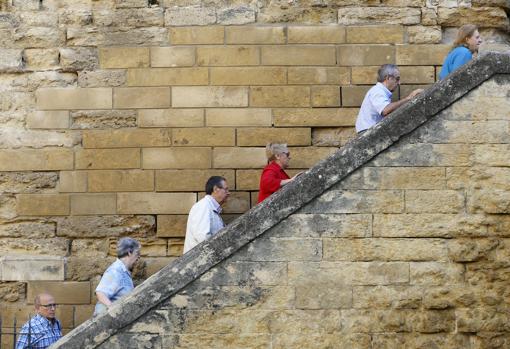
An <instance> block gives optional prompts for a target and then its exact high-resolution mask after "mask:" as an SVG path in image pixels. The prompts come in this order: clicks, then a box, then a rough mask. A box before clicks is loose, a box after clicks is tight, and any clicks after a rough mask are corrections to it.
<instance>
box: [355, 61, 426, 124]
mask: <svg viewBox="0 0 510 349" xmlns="http://www.w3.org/2000/svg"><path fill="white" fill-rule="evenodd" d="M399 85H400V71H399V70H398V67H397V66H396V65H395V64H384V65H382V66H381V67H380V68H379V70H378V71H377V84H375V86H373V87H372V88H371V89H370V90H368V92H367V94H366V95H365V98H364V99H363V103H362V104H361V108H360V110H359V114H358V119H357V120H356V132H358V133H361V132H363V131H366V130H368V129H369V128H370V127H372V126H374V125H375V124H377V123H378V122H379V121H381V120H382V119H383V118H384V117H386V116H387V115H388V114H390V113H392V112H394V111H395V110H397V109H398V108H399V107H400V106H401V105H403V104H405V103H407V102H408V101H410V100H411V99H413V98H414V97H415V96H417V95H419V94H420V93H422V92H423V90H422V89H417V90H414V91H413V92H411V93H410V94H409V96H407V97H406V98H403V99H401V100H399V101H396V102H392V101H391V97H392V94H393V91H395V90H396V89H397V87H398V86H399Z"/></svg>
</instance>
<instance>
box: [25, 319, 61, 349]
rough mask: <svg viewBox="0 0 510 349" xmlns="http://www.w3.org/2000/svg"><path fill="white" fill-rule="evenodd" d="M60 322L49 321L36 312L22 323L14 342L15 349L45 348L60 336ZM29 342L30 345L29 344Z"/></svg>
mask: <svg viewBox="0 0 510 349" xmlns="http://www.w3.org/2000/svg"><path fill="white" fill-rule="evenodd" d="M61 329H62V328H61V327H60V322H59V321H58V320H57V319H55V321H53V322H51V321H50V320H48V319H46V318H45V317H44V316H41V315H39V314H37V315H36V316H34V317H32V318H31V319H30V321H28V322H27V323H26V324H24V325H23V327H22V328H21V332H20V335H19V338H18V341H17V343H16V349H25V348H31V349H32V348H34V349H45V348H47V347H49V346H50V345H52V344H53V343H55V342H56V341H58V340H59V339H60V338H61V337H62V330H61ZM29 342H30V346H29Z"/></svg>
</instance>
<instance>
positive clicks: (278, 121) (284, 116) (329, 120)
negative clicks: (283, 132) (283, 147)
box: [273, 108, 358, 127]
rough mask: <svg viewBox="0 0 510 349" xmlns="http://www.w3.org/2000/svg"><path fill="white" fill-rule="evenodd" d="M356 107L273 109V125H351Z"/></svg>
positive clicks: (355, 115) (354, 118)
mask: <svg viewBox="0 0 510 349" xmlns="http://www.w3.org/2000/svg"><path fill="white" fill-rule="evenodd" d="M357 116H358V109H357V108H316V109H304V108H303V109H290V108H285V109H273V118H274V126H276V127H285V126H305V127H306V126H307V127H328V126H353V125H354V123H355V122H356V118H357Z"/></svg>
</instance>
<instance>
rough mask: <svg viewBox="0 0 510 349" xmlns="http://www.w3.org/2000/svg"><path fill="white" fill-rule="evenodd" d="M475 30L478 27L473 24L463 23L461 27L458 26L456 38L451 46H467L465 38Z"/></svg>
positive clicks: (470, 35)
mask: <svg viewBox="0 0 510 349" xmlns="http://www.w3.org/2000/svg"><path fill="white" fill-rule="evenodd" d="M477 30H478V27H477V26H476V25H474V24H464V25H463V26H462V27H460V28H459V31H458V32H457V38H456V39H455V41H454V42H453V48H456V47H459V46H465V47H467V44H466V39H469V38H470V37H472V36H473V34H474V33H475V31H477Z"/></svg>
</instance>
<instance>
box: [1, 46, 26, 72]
mask: <svg viewBox="0 0 510 349" xmlns="http://www.w3.org/2000/svg"><path fill="white" fill-rule="evenodd" d="M0 62H2V63H0V71H1V72H15V71H20V70H21V69H22V68H23V50H20V49H10V48H3V49H1V50H0Z"/></svg>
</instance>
